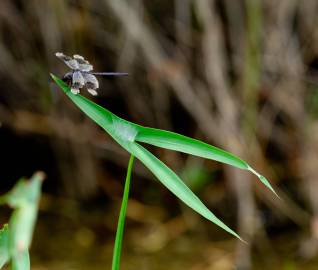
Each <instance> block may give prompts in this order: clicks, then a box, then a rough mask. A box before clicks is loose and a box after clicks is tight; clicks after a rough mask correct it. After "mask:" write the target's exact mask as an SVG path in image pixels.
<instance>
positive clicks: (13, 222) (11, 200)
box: [0, 172, 44, 270]
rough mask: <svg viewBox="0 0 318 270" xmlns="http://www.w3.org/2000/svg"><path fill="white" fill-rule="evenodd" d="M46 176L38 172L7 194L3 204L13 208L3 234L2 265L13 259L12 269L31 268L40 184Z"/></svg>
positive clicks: (0, 248) (2, 199)
mask: <svg viewBox="0 0 318 270" xmlns="http://www.w3.org/2000/svg"><path fill="white" fill-rule="evenodd" d="M43 179H44V174H43V173H41V172H38V173H35V174H34V176H33V177H32V178H31V179H30V180H29V181H28V180H25V179H21V180H20V181H18V182H17V184H16V185H15V186H14V187H13V189H12V190H11V191H9V192H8V193H7V194H6V195H3V196H2V197H0V201H1V203H2V204H3V203H6V204H8V205H9V206H10V207H12V208H13V213H12V215H11V218H10V221H9V225H5V226H4V227H3V229H2V230H1V235H0V265H1V267H2V266H3V265H4V264H5V263H7V262H8V261H9V260H11V264H12V269H14V270H28V269H30V259H29V247H30V244H31V240H32V235H33V230H34V225H35V221H36V217H37V212H38V204H39V199H40V194H41V185H42V182H43Z"/></svg>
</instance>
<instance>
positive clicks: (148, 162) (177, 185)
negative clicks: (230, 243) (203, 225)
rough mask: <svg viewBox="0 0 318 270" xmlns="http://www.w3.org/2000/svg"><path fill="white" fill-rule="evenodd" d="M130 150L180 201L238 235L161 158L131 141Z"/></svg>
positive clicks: (236, 235)
mask: <svg viewBox="0 0 318 270" xmlns="http://www.w3.org/2000/svg"><path fill="white" fill-rule="evenodd" d="M129 150H130V152H131V153H132V154H133V155H134V156H135V157H136V158H138V159H139V160H140V161H141V162H142V163H143V164H144V165H145V166H146V167H147V168H148V169H149V170H150V171H151V172H152V173H153V174H154V175H155V176H156V177H157V178H158V179H159V181H160V182H161V183H162V184H163V185H164V186H166V187H167V188H168V189H169V190H170V191H171V192H172V193H173V194H175V195H176V196H177V197H178V198H179V199H180V200H181V201H183V202H184V203H185V204H186V205H188V206H189V207H191V208H192V209H193V210H195V211H196V212H198V213H199V214H201V215H202V216H203V217H205V218H206V219H208V220H210V221H212V222H213V223H215V224H216V225H218V226H220V227H221V228H222V229H223V230H225V231H227V232H229V233H230V234H232V235H234V236H235V237H237V238H239V239H240V240H242V239H241V238H240V236H239V235H238V234H237V233H236V232H234V231H233V230H232V229H230V228H229V227H228V226H227V225H225V224H224V223H223V222H222V221H221V220H220V219H218V218H217V217H216V216H215V215H214V214H213V213H212V212H211V211H210V210H209V209H208V208H207V207H206V206H205V205H204V204H203V203H202V202H201V200H200V199H199V198H198V197H197V196H196V195H195V194H194V193H193V192H192V191H191V190H190V189H189V188H188V187H187V186H186V185H185V184H184V182H183V181H182V180H181V179H180V178H179V177H178V176H177V175H176V174H175V173H174V172H173V171H172V170H171V169H170V168H169V167H167V166H166V165H165V164H164V163H163V162H162V161H161V160H159V159H158V158H156V157H155V156H154V155H153V154H151V153H150V152H149V151H148V150H147V149H145V148H144V147H142V146H141V145H139V144H137V143H133V144H131V145H130V148H129Z"/></svg>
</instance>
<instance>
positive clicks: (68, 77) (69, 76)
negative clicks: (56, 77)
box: [62, 72, 73, 84]
mask: <svg viewBox="0 0 318 270" xmlns="http://www.w3.org/2000/svg"><path fill="white" fill-rule="evenodd" d="M72 77H73V76H72V73H71V72H68V73H66V74H65V75H64V76H63V77H62V81H63V82H65V83H67V84H70V83H71V82H72Z"/></svg>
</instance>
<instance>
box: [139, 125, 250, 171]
mask: <svg viewBox="0 0 318 270" xmlns="http://www.w3.org/2000/svg"><path fill="white" fill-rule="evenodd" d="M136 141H138V142H144V143H148V144H151V145H154V146H158V147H161V148H166V149H170V150H175V151H179V152H182V153H186V154H190V155H194V156H198V157H203V158H207V159H212V160H216V161H219V162H222V163H226V164H229V165H232V166H234V167H237V168H240V169H244V170H246V169H248V164H247V163H246V162H245V161H243V160H241V159H240V158H238V157H236V156H234V155H232V154H230V153H229V152H226V151H224V150H222V149H220V148H217V147H215V146H212V145H209V144H207V143H204V142H201V141H199V140H196V139H192V138H189V137H186V136H183V135H180V134H178V133H174V132H170V131H165V130H161V129H155V128H147V127H140V128H139V129H138V134H137V136H136Z"/></svg>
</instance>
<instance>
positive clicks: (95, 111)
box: [51, 74, 277, 269]
mask: <svg viewBox="0 0 318 270" xmlns="http://www.w3.org/2000/svg"><path fill="white" fill-rule="evenodd" d="M51 76H52V78H53V80H54V81H55V82H56V83H57V85H58V86H59V87H60V88H61V89H62V90H63V92H64V93H65V94H66V95H67V96H68V97H69V98H70V99H71V100H72V101H73V102H74V103H75V104H76V105H77V106H78V107H79V108H80V109H81V110H82V111H83V112H84V113H85V114H86V115H87V116H89V117H90V118H91V119H92V120H93V121H95V122H96V123H97V124H98V125H99V126H100V127H102V128H103V129H104V130H105V131H106V132H107V133H108V134H109V135H110V136H111V137H112V138H113V139H114V140H115V141H116V142H117V143H118V144H120V145H121V146H122V147H123V148H124V149H125V150H126V151H128V152H129V153H130V155H131V159H130V163H129V166H128V168H129V170H128V173H127V180H126V184H125V192H124V198H123V202H122V208H121V214H120V217H119V222H118V230H117V235H116V244H115V250H114V254H115V255H114V260H116V261H114V260H113V269H119V254H120V249H121V242H122V239H121V238H122V235H123V224H124V219H125V209H126V205H127V198H128V188H129V184H128V185H127V181H130V175H131V171H132V159H133V157H136V158H137V159H138V160H140V161H141V162H142V163H143V164H144V165H145V166H146V167H147V168H148V169H149V170H150V171H151V172H152V173H153V174H154V175H155V176H156V177H157V179H158V180H159V181H160V182H161V183H162V184H163V185H164V186H166V188H168V189H169V190H170V191H171V192H172V193H173V194H175V195H176V196H177V197H178V198H179V199H180V200H181V201H183V202H184V203H185V204H186V205H188V206H189V207H191V208H192V209H193V210H195V211H196V212H198V213H199V214H200V215H202V216H203V217H205V218H206V219H208V220H210V221H212V222H213V223H215V224H216V225H218V226H219V227H221V228H222V229H223V230H225V231H227V232H228V233H230V234H232V235H234V236H235V237H237V238H238V239H240V240H242V239H241V238H240V236H239V235H238V234H237V233H236V232H235V231H233V230H232V229H230V228H229V227H228V226H227V225H226V224H225V223H223V222H222V221H221V220H220V219H219V218H217V217H216V216H215V215H214V214H213V213H212V212H211V211H210V210H209V209H208V208H207V207H206V206H205V205H204V204H203V203H202V202H201V200H200V199H199V198H198V197H197V196H196V195H195V194H194V193H193V192H192V191H191V190H190V189H189V188H188V187H187V186H186V185H185V183H184V182H183V181H182V180H181V179H180V178H179V177H178V176H177V175H176V174H175V173H174V172H173V171H172V170H171V169H170V168H169V167H168V166H167V165H165V164H164V163H163V162H162V161H161V160H159V159H158V158H157V157H155V156H154V155H153V154H152V153H151V152H149V151H148V150H147V149H146V148H144V147H143V146H142V145H141V143H146V144H150V145H154V146H157V147H161V148H165V149H170V150H174V151H179V152H182V153H186V154H191V155H194V156H198V157H203V158H207V159H211V160H215V161H219V162H222V163H225V164H229V165H231V166H234V167H237V168H240V169H242V170H248V171H250V172H252V173H253V174H255V175H256V176H257V177H258V178H259V180H260V181H261V182H262V183H263V184H264V185H265V186H266V187H267V188H268V189H270V190H271V191H272V192H273V193H274V194H276V193H275V191H274V189H273V188H272V186H271V185H270V183H269V182H268V181H267V179H266V178H265V177H264V176H262V175H261V174H259V173H258V172H257V171H256V170H254V169H253V168H252V167H251V166H250V165H249V164H248V163H247V162H245V161H244V160H242V159H240V158H238V157H236V156H235V155H233V154H231V153H229V152H226V151H224V150H222V149H220V148H217V147H214V146H211V145H209V144H207V143H204V142H202V141H199V140H196V139H192V138H189V137H186V136H183V135H180V134H177V133H173V132H169V131H165V130H160V129H155V128H148V127H143V126H140V125H137V124H135V123H132V122H129V121H126V120H124V119H122V118H120V117H118V116H116V115H114V114H113V113H111V112H110V111H108V110H107V109H105V108H103V107H101V106H99V105H98V104H96V103H94V102H92V101H90V100H89V99H87V98H85V97H83V96H81V95H79V94H78V95H75V94H73V93H72V92H71V89H70V87H69V86H68V85H67V84H66V83H65V82H64V81H62V80H61V79H59V78H58V77H56V76H55V75H53V74H51ZM126 188H127V189H126ZM276 195H277V194H276ZM116 254H117V255H116Z"/></svg>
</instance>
